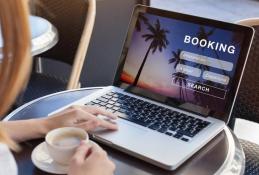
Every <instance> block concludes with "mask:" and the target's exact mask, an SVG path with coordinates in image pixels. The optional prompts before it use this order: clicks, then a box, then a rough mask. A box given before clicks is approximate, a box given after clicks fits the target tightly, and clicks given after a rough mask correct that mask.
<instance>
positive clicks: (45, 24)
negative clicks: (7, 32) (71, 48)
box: [0, 16, 58, 59]
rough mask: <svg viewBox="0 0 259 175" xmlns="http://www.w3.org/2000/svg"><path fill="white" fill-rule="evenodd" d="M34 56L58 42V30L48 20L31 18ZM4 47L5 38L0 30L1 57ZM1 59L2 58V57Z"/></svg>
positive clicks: (36, 17)
mask: <svg viewBox="0 0 259 175" xmlns="http://www.w3.org/2000/svg"><path fill="white" fill-rule="evenodd" d="M29 20H30V28H31V37H32V40H31V43H32V55H33V56H35V55H37V54H40V53H42V52H44V51H46V50H48V49H50V48H52V47H53V46H54V45H55V44H56V43H57V42H58V33H57V29H56V28H55V27H54V26H53V25H52V24H51V23H50V22H49V21H47V20H46V19H44V18H41V17H38V16H30V18H29ZM2 47H3V38H2V35H1V28H0V55H1V52H2V49H1V48H2ZM0 59H1V56H0Z"/></svg>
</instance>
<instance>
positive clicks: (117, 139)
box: [93, 119, 148, 145]
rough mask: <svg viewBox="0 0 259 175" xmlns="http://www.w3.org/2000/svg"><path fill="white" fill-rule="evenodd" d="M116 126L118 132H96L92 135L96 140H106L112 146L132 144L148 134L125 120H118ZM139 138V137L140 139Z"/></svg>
mask: <svg viewBox="0 0 259 175" xmlns="http://www.w3.org/2000/svg"><path fill="white" fill-rule="evenodd" d="M117 124H118V126H119V129H118V131H109V130H106V129H105V130H104V129H101V130H97V131H95V132H94V133H93V134H94V135H95V136H96V139H100V140H103V139H104V140H107V141H109V142H111V143H113V144H120V143H123V145H124V144H132V143H133V142H135V141H138V140H141V137H142V138H143V135H145V134H147V133H148V129H145V128H143V127H141V126H138V125H135V124H134V123H131V122H129V121H127V120H123V119H118V120H117ZM140 136H141V137H140Z"/></svg>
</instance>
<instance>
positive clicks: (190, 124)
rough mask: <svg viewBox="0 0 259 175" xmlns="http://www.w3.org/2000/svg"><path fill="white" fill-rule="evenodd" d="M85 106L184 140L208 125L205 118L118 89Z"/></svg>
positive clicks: (188, 139)
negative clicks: (102, 110) (119, 91)
mask: <svg viewBox="0 0 259 175" xmlns="http://www.w3.org/2000/svg"><path fill="white" fill-rule="evenodd" d="M86 105H94V106H99V107H104V108H106V109H107V110H108V111H110V112H112V113H115V114H116V115H118V116H119V117H120V118H123V119H125V120H128V121H131V122H133V123H136V124H138V125H141V126H144V127H147V128H150V129H152V130H156V131H157V132H160V133H163V134H166V135H168V136H171V137H174V138H177V139H180V140H182V141H185V142H188V141H190V140H191V139H192V138H193V137H194V136H195V135H196V134H198V133H199V132H200V131H201V130H203V129H204V128H206V127H207V126H208V125H209V124H210V122H208V121H205V120H202V119H199V118H195V117H192V116H188V115H186V114H183V113H180V112H177V111H173V110H171V109H168V108H165V107H162V106H158V105H155V104H152V103H149V102H147V101H143V100H140V99H137V98H134V97H131V96H128V95H125V94H122V93H118V92H109V93H107V94H105V95H103V96H101V97H99V98H97V99H95V100H93V101H91V102H90V103H87V104H86Z"/></svg>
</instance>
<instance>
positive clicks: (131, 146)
mask: <svg viewBox="0 0 259 175" xmlns="http://www.w3.org/2000/svg"><path fill="white" fill-rule="evenodd" d="M139 13H144V14H145V13H150V14H152V15H160V14H161V15H162V16H163V17H164V16H166V17H167V18H169V19H170V18H173V17H174V16H177V20H183V19H186V18H188V20H189V21H190V20H191V21H194V22H197V21H198V22H200V23H202V22H204V21H206V22H207V23H208V24H209V25H212V24H213V25H214V23H216V24H215V25H216V26H217V27H218V28H220V27H221V26H228V25H230V29H231V30H233V31H235V27H236V28H241V29H243V30H244V31H250V33H249V32H248V33H249V34H247V38H248V39H247V41H244V42H246V43H248V45H249V46H250V44H251V38H252V35H253V34H252V33H251V31H252V30H251V29H250V28H249V29H248V28H246V27H243V28H242V27H240V26H236V25H233V24H228V23H224V22H218V21H213V20H208V19H203V18H199V17H193V16H189V15H183V14H178V13H173V12H168V11H163V10H159V9H155V8H151V7H145V6H137V7H136V8H135V11H134V13H133V17H132V20H131V24H130V26H129V33H128V36H127V39H126V42H125V46H124V49H123V53H122V60H124V61H121V62H120V63H119V68H118V70H117V75H116V77H117V78H115V82H116V83H115V84H114V85H113V86H108V87H105V88H103V89H101V90H98V91H96V92H94V93H93V94H91V95H89V96H86V97H82V98H81V99H80V100H78V101H76V102H73V103H71V104H69V105H67V106H64V107H63V108H62V109H64V108H67V107H69V106H71V105H87V104H90V103H91V104H92V102H93V101H95V100H96V99H100V98H101V97H102V96H105V95H106V94H123V95H126V96H129V97H133V99H139V100H141V101H144V102H147V103H149V104H152V105H156V106H158V107H162V108H163V110H166V109H169V110H170V111H175V112H177V113H180V114H181V115H183V116H189V117H193V119H194V120H200V121H204V122H206V123H209V124H208V125H207V126H206V127H205V128H203V129H202V130H201V131H199V132H198V133H197V134H196V135H195V136H193V137H188V136H185V135H182V136H181V137H179V138H177V137H174V135H175V134H176V131H175V132H174V131H172V130H169V129H167V130H166V131H163V132H158V130H157V129H151V128H150V125H149V126H143V125H140V124H137V123H135V122H132V121H129V120H125V119H124V117H120V118H119V119H118V120H117V121H116V122H117V124H118V126H119V129H118V131H108V130H103V129H100V128H99V129H97V130H96V131H94V132H93V133H91V134H92V136H93V139H94V140H96V141H98V142H101V143H104V144H106V145H108V146H110V147H113V148H115V149H118V150H120V151H122V152H125V153H127V154H130V155H132V156H135V157H137V158H139V159H142V160H144V161H147V162H149V163H151V164H154V165H156V166H158V167H161V168H163V169H167V170H174V169H176V168H177V167H178V166H180V165H181V164H182V163H183V162H184V161H185V160H187V159H188V158H190V157H191V156H192V155H193V154H194V153H196V152H197V151H198V150H199V149H201V148H202V147H203V146H204V145H205V144H207V143H208V142H209V141H210V140H211V139H212V138H214V137H215V136H216V135H217V134H218V133H219V132H221V131H222V130H223V128H224V127H226V125H225V122H227V121H228V120H229V118H228V117H229V116H230V114H231V111H232V108H233V104H234V101H235V96H236V92H237V89H238V86H239V83H240V81H239V80H240V77H241V75H242V72H243V69H244V66H243V65H244V64H245V62H246V57H247V53H248V50H249V46H247V47H246V48H244V49H243V52H245V53H243V56H242V59H241V58H240V60H242V61H241V63H237V64H239V67H237V68H236V69H238V70H240V71H236V72H237V73H236V75H235V76H236V78H237V79H238V81H237V82H235V85H236V89H234V90H233V88H231V89H230V92H231V94H232V96H231V97H230V98H227V100H226V99H225V100H226V105H227V108H226V110H225V113H224V114H227V115H222V116H225V118H220V117H221V115H220V116H219V117H217V115H216V114H217V113H216V114H215V113H213V112H212V113H211V114H212V115H213V116H211V115H210V113H209V112H208V113H207V115H206V116H205V115H202V114H197V111H195V112H193V111H190V110H187V108H188V105H187V108H186V106H184V104H185V103H183V104H182V105H179V106H178V107H177V106H174V105H170V104H167V103H165V102H161V101H159V100H153V99H152V98H150V97H146V96H145V95H143V94H140V95H139V94H138V93H133V92H131V91H129V90H128V89H129V87H126V88H125V86H124V85H125V82H124V83H122V84H123V86H121V84H120V83H118V82H120V81H121V80H120V78H118V77H120V74H121V70H122V69H123V66H124V65H125V59H126V57H127V52H128V50H130V46H129V45H130V39H129V38H131V37H132V30H134V28H135V23H136V20H137V19H136V18H137V17H138V14H139ZM179 16H180V17H179ZM181 16H183V19H182V18H181ZM142 19H145V18H142ZM161 21H162V20H161ZM144 24H145V25H147V26H148V24H146V23H145V21H144V22H142V25H144ZM159 25H161V26H162V23H161V24H159ZM179 25H180V24H179ZM199 25H200V24H199ZM161 26H158V24H157V27H161ZM233 26H235V27H233ZM223 28H224V29H225V28H226V27H223ZM232 28H233V29H232ZM230 29H229V30H230ZM241 29H238V30H239V31H240V30H241ZM216 30H217V29H216ZM244 33H245V32H244ZM137 34H138V33H136V35H137ZM245 34H246V33H245ZM189 39H190V38H189ZM187 41H188V38H187V40H186V42H187ZM201 44H202V43H201ZM158 49H159V48H158ZM208 49H209V48H208ZM241 50H242V49H241ZM213 53H214V52H213ZM212 60H213V59H212ZM214 61H215V60H214ZM185 63H186V62H185ZM210 66H213V65H210ZM183 68H185V67H183ZM181 70H182V69H179V70H178V71H181ZM194 70H197V69H196V68H195V69H194ZM185 73H187V74H188V72H185ZM196 73H197V72H196ZM224 75H225V74H224ZM230 75H231V74H230ZM191 76H192V75H190V77H191ZM225 76H226V75H225ZM232 76H233V77H234V75H232ZM230 77H231V76H230ZM231 78H232V77H231ZM116 79H117V80H116ZM215 81H216V80H215ZM234 87H235V86H234ZM189 88H190V87H189ZM217 88H218V87H217ZM133 89H134V88H133ZM191 90H192V91H191V93H192V92H193V90H194V89H191ZM214 90H215V91H216V90H217V89H214ZM216 92H217V93H216ZM216 92H215V94H216V95H220V92H218V91H216ZM230 92H229V93H230ZM153 93H154V94H156V93H155V92H153ZM201 94H203V93H201ZM203 95H204V94H203ZM205 95H206V94H205ZM224 95H228V94H227V93H226V94H224ZM205 97H206V98H214V96H212V95H208V96H205ZM224 98H225V96H224ZM169 100H170V99H169ZM186 104H190V103H186ZM215 105H220V104H215ZM191 106H192V105H191ZM195 106H197V105H195ZM214 107H215V106H214ZM191 108H192V109H196V108H193V106H192V107H191ZM207 108H208V107H206V108H203V110H200V111H206V109H207ZM62 109H59V110H57V111H55V112H58V111H60V110H62ZM197 109H199V107H197ZM204 109H205V110H204ZM188 111H190V112H188ZM55 112H54V113H55ZM215 116H216V117H217V118H218V119H216V117H215Z"/></svg>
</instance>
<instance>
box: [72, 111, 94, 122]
mask: <svg viewBox="0 0 259 175" xmlns="http://www.w3.org/2000/svg"><path fill="white" fill-rule="evenodd" d="M76 118H77V121H78V122H77V123H82V122H85V121H89V120H93V119H95V118H96V116H95V115H93V114H92V113H90V112H88V111H85V110H83V109H82V108H78V109H77V115H76Z"/></svg>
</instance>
